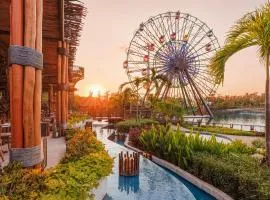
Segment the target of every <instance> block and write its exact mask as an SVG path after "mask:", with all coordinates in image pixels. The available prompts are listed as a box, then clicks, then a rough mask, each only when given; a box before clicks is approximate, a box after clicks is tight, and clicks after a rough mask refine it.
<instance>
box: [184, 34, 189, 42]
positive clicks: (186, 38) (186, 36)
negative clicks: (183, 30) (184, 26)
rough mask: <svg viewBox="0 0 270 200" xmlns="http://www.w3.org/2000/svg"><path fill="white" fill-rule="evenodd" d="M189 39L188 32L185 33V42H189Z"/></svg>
mask: <svg viewBox="0 0 270 200" xmlns="http://www.w3.org/2000/svg"><path fill="white" fill-rule="evenodd" d="M188 39H189V36H188V34H185V35H184V37H183V41H184V42H188Z"/></svg>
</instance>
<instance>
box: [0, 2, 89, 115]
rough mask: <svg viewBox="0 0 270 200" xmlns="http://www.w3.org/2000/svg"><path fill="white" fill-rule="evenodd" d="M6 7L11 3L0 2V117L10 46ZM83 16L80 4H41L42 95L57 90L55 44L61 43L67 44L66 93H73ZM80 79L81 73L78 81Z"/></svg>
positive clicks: (6, 106)
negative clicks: (68, 90) (67, 73)
mask: <svg viewBox="0 0 270 200" xmlns="http://www.w3.org/2000/svg"><path fill="white" fill-rule="evenodd" d="M10 3H11V0H1V1H0V116H1V115H7V114H8V112H9V100H8V96H9V95H8V61H7V56H8V47H9V43H10V42H9V41H10V13H9V6H10ZM85 15H86V9H85V7H84V5H83V3H81V2H80V1H77V0H43V30H42V32H43V56H44V69H43V71H42V87H43V92H48V91H49V88H50V87H51V86H53V92H54V93H55V92H56V90H57V74H58V71H57V61H58V60H57V57H58V41H63V40H66V41H68V42H69V44H70V45H69V66H68V67H69V70H68V71H69V82H70V86H71V91H70V92H71V93H73V92H74V91H75V90H74V88H75V84H76V82H77V81H78V75H79V76H80V74H78V71H77V68H76V67H73V63H74V58H75V54H76V49H77V46H78V45H79V37H80V33H81V30H82V26H83V23H82V22H83V19H84V17H85ZM73 73H74V75H73ZM74 77H76V78H74ZM82 78H83V73H82V74H81V77H79V80H81V79H82ZM71 96H72V95H71Z"/></svg>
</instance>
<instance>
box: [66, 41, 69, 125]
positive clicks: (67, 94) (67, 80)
mask: <svg viewBox="0 0 270 200" xmlns="http://www.w3.org/2000/svg"><path fill="white" fill-rule="evenodd" d="M66 50H67V51H66V52H67V55H66V60H67V61H66V84H67V86H68V88H67V91H66V120H68V108H69V107H68V103H69V102H68V98H69V65H68V58H69V57H68V55H69V42H67V48H66Z"/></svg>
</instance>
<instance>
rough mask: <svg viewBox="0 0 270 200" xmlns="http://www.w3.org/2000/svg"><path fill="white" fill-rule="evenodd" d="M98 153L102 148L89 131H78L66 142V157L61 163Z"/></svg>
mask: <svg viewBox="0 0 270 200" xmlns="http://www.w3.org/2000/svg"><path fill="white" fill-rule="evenodd" d="M100 151H104V146H103V144H102V143H101V142H100V141H98V140H97V139H96V137H95V136H94V134H93V133H92V132H91V131H88V130H78V131H77V132H76V134H75V135H74V136H73V137H72V138H71V139H70V140H69V141H67V149H66V155H65V157H64V159H63V160H62V162H70V161H72V160H77V159H79V158H80V157H82V156H84V155H88V154H90V153H96V152H100Z"/></svg>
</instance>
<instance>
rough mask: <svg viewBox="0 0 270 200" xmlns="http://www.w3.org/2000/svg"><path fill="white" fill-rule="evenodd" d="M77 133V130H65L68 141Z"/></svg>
mask: <svg viewBox="0 0 270 200" xmlns="http://www.w3.org/2000/svg"><path fill="white" fill-rule="evenodd" d="M76 132H77V129H75V128H69V129H66V130H65V137H66V140H70V139H71V138H72V137H73V136H74V135H75V134H76Z"/></svg>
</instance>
